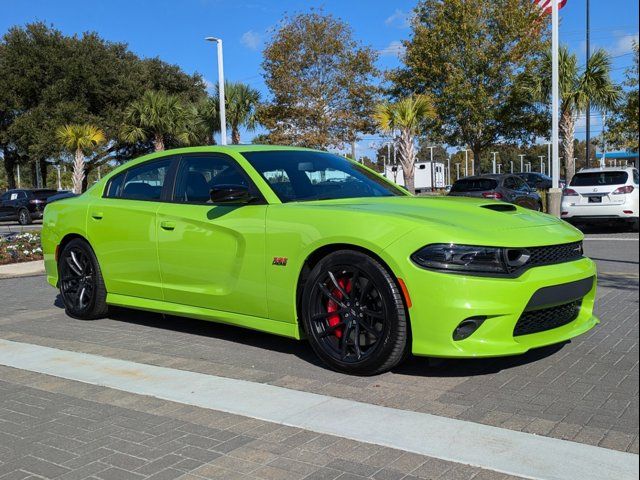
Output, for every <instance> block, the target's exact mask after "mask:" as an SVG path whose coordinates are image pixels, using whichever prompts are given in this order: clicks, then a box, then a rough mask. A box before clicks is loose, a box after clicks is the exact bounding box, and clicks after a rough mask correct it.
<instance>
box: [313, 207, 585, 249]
mask: <svg viewBox="0 0 640 480" xmlns="http://www.w3.org/2000/svg"><path fill="white" fill-rule="evenodd" d="M302 204H303V203H301V204H300V205H302ZM304 204H306V205H308V206H311V205H313V206H317V207H318V208H323V209H337V210H341V211H351V212H354V213H355V212H360V213H369V214H372V215H375V216H381V217H384V218H386V219H388V221H395V222H402V223H407V224H408V225H407V226H408V227H410V226H414V227H430V228H437V229H438V231H440V232H441V233H443V234H445V235H446V234H447V233H449V235H448V236H450V237H452V238H454V237H455V238H456V239H460V238H461V237H467V238H470V239H471V238H473V239H475V240H476V241H477V240H478V239H483V240H486V241H488V242H489V243H494V244H495V243H496V242H499V241H500V240H503V241H507V240H508V241H509V243H510V244H514V243H518V244H519V243H521V242H522V243H525V244H526V243H527V240H529V241H531V240H532V239H531V237H530V236H529V235H528V234H527V233H526V232H523V231H521V230H522V229H527V228H535V229H540V230H544V233H543V232H542V231H540V232H537V233H538V235H536V240H535V244H540V245H542V244H553V243H561V242H565V241H566V242H571V241H577V240H580V239H582V237H583V235H582V233H581V232H580V231H579V230H577V229H575V228H574V227H572V226H571V225H569V224H567V223H566V222H564V221H562V220H560V219H558V218H556V217H553V216H551V215H546V214H543V213H540V212H534V211H533V210H528V209H525V208H522V207H517V206H515V205H511V204H508V203H504V202H497V201H493V200H486V199H475V198H469V197H449V196H447V197H444V196H432V197H429V196H426V197H408V196H407V197H384V198H356V199H339V200H323V201H316V202H304ZM381 221H384V220H381Z"/></svg>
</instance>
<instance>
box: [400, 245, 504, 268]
mask: <svg viewBox="0 0 640 480" xmlns="http://www.w3.org/2000/svg"><path fill="white" fill-rule="evenodd" d="M503 252H504V249H502V248H494V247H473V246H469V245H453V244H433V245H427V246H426V247H424V248H422V249H420V250H418V251H417V252H416V253H414V254H413V255H411V260H413V261H414V262H415V263H417V264H418V265H420V266H421V267H424V268H432V269H436V270H450V271H457V272H474V273H502V274H506V273H509V269H508V266H507V265H506V262H505V258H504V253H503Z"/></svg>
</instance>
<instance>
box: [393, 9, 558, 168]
mask: <svg viewBox="0 0 640 480" xmlns="http://www.w3.org/2000/svg"><path fill="white" fill-rule="evenodd" d="M534 4H535V2H532V1H531V0H476V1H473V2H471V1H466V0H422V1H420V3H419V4H418V6H417V7H416V9H415V15H414V20H413V22H412V36H411V39H410V40H409V41H405V42H404V44H405V47H406V53H405V55H404V63H405V66H404V67H402V68H400V69H398V70H396V71H394V72H391V74H390V79H391V80H392V81H393V82H394V88H393V91H394V92H395V93H396V94H404V95H406V94H410V93H412V92H417V93H429V94H431V95H432V97H433V98H434V102H435V108H436V112H437V118H438V120H437V122H436V125H435V128H434V132H433V133H435V134H436V135H437V137H438V139H439V140H441V141H442V142H443V143H446V144H448V145H459V146H463V147H468V148H470V149H471V150H472V151H473V154H474V158H476V159H480V158H481V155H482V152H483V151H484V150H486V149H487V148H488V147H489V146H490V145H492V144H494V143H496V142H497V141H508V140H510V139H520V140H525V139H531V140H532V139H534V138H535V137H536V136H538V135H542V134H544V133H546V130H547V128H548V121H547V118H546V117H545V115H543V114H544V111H545V109H544V107H543V106H541V105H540V104H536V103H535V102H533V101H531V100H530V99H529V98H527V96H526V95H523V94H522V92H521V91H520V89H519V88H517V87H518V84H519V82H520V80H521V77H522V75H523V73H524V72H527V71H529V70H530V69H531V68H532V67H533V66H534V65H535V64H536V61H537V60H539V58H540V57H541V55H542V53H543V52H544V47H545V42H546V38H547V32H546V29H545V28H544V25H543V23H542V22H543V20H541V19H540V16H539V10H538V9H537V7H535V5H534ZM477 163H479V162H477Z"/></svg>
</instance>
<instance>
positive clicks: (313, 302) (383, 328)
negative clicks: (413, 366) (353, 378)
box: [300, 250, 410, 375]
mask: <svg viewBox="0 0 640 480" xmlns="http://www.w3.org/2000/svg"><path fill="white" fill-rule="evenodd" d="M300 313H301V320H302V323H303V326H304V329H305V331H306V333H307V337H308V339H309V342H310V343H311V347H312V348H313V350H314V351H315V352H316V354H317V355H318V357H319V358H320V359H321V360H322V361H323V362H324V363H325V364H326V365H327V366H329V367H330V368H332V369H333V370H337V371H340V372H344V373H348V374H354V375H375V374H378V373H382V372H385V371H387V370H390V369H392V368H393V367H395V366H396V365H398V364H399V363H400V362H401V361H403V360H404V359H405V358H406V357H407V356H408V354H409V345H410V342H409V325H408V317H407V312H406V309H405V305H404V302H403V299H402V294H401V292H400V289H399V288H398V286H397V284H396V282H395V279H394V278H393V277H392V276H391V274H390V273H389V272H388V271H387V270H386V269H385V268H384V267H383V266H382V265H381V264H380V263H379V262H378V261H376V260H375V259H373V258H371V257H370V256H368V255H366V254H364V253H361V252H356V251H352V250H339V251H337V252H334V253H331V254H330V255H327V256H326V257H325V258H323V259H322V260H320V262H318V264H317V265H316V266H315V267H314V268H313V270H311V272H310V274H309V276H308V277H307V280H306V282H305V285H304V289H303V294H302V301H301V312H300Z"/></svg>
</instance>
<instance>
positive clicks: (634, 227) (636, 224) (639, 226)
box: [629, 218, 640, 233]
mask: <svg viewBox="0 0 640 480" xmlns="http://www.w3.org/2000/svg"><path fill="white" fill-rule="evenodd" d="M629 230H631V231H632V232H635V233H637V232H638V230H640V221H639V219H637V218H636V219H635V220H634V221H633V222H631V223H630V224H629Z"/></svg>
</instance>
